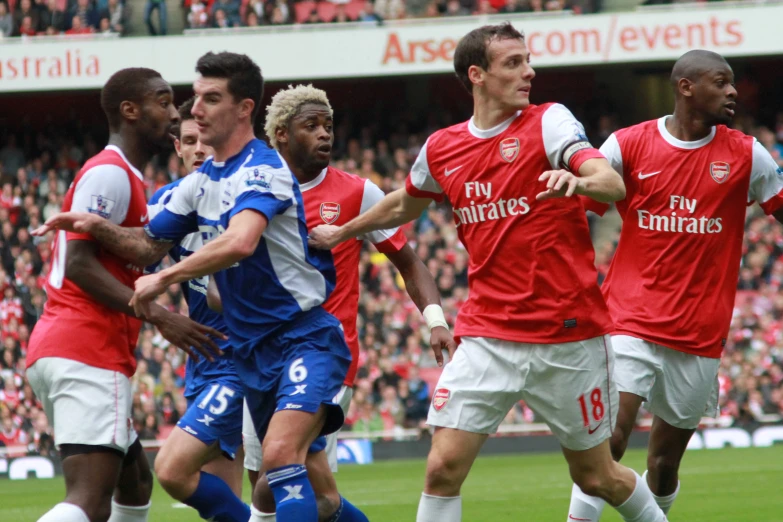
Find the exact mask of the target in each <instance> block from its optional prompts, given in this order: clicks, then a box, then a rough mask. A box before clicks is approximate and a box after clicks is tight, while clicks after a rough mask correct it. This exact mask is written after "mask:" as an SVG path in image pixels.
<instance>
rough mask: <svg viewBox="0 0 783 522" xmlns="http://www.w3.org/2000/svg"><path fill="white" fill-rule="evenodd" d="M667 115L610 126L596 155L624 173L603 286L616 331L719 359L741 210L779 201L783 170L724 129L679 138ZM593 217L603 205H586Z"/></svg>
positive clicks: (752, 143)
mask: <svg viewBox="0 0 783 522" xmlns="http://www.w3.org/2000/svg"><path fill="white" fill-rule="evenodd" d="M665 121H666V118H660V119H658V120H653V121H648V122H645V123H641V124H639V125H635V126H633V127H629V128H627V129H622V130H620V131H617V132H616V133H614V134H613V135H612V136H610V137H609V139H607V141H606V143H604V145H603V146H602V147H601V152H603V153H604V155H605V156H606V157H607V158H608V159H609V162H610V163H611V164H612V166H613V167H614V168H615V169H616V170H617V171H618V172H620V173H622V174H623V178H624V179H625V187H626V197H625V199H624V200H623V201H618V202H617V203H616V205H617V210H618V211H619V213H620V215H621V216H622V218H623V228H622V232H621V233H620V242H619V244H618V247H617V251H616V252H615V254H614V257H613V259H612V262H611V264H610V266H609V272H608V274H607V277H606V280H605V281H604V284H603V292H604V296H605V297H606V301H607V304H608V305H609V311H610V312H611V314H612V319H613V320H614V323H615V333H616V334H626V335H632V336H634V337H639V338H641V339H646V340H648V341H651V342H654V343H657V344H661V345H663V346H668V347H669V348H673V349H675V350H679V351H682V352H686V353H690V354H694V355H701V356H704V357H712V358H719V357H720V356H721V353H722V351H723V346H724V345H725V344H726V336H727V335H728V332H729V325H730V322H731V315H732V310H733V307H734V296H735V294H736V290H737V278H738V276H739V266H740V258H741V256H742V235H743V234H744V229H745V212H746V206H747V205H748V204H750V203H752V202H754V201H757V202H759V204H760V205H761V208H762V209H764V212H766V213H767V214H771V213H772V212H775V211H776V210H777V209H779V208H781V206H783V195H781V193H780V192H781V190H783V170H781V169H779V168H778V165H777V164H776V163H775V160H773V159H772V157H771V156H770V155H769V153H768V152H767V151H766V149H764V147H763V146H762V145H761V144H759V143H758V142H757V141H756V140H755V139H753V138H752V137H750V136H746V135H745V134H743V133H741V132H738V131H735V130H731V129H729V128H727V127H725V126H723V125H720V126H718V127H714V128H713V129H712V133H711V134H710V135H709V136H707V137H706V138H704V139H702V140H699V141H695V142H684V141H680V140H678V139H677V138H675V137H674V136H672V135H671V134H670V133H669V131H668V130H666V125H665ZM585 206H586V207H587V208H588V209H590V210H595V211H597V212H598V213H603V211H605V210H606V208H608V206H606V205H601V204H596V203H595V202H592V201H590V202H587V203H586V204H585Z"/></svg>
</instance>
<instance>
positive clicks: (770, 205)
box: [759, 192, 783, 215]
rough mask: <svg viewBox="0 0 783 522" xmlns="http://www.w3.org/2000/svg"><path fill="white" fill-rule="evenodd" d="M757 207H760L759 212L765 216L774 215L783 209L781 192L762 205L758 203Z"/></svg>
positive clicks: (782, 193)
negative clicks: (762, 212)
mask: <svg viewBox="0 0 783 522" xmlns="http://www.w3.org/2000/svg"><path fill="white" fill-rule="evenodd" d="M759 206H760V207H761V210H763V211H764V213H765V214H767V215H770V214H774V213H775V212H777V211H778V210H780V209H781V208H783V192H780V193H778V194H775V195H774V196H772V197H771V198H769V199H768V200H767V201H765V202H764V203H759Z"/></svg>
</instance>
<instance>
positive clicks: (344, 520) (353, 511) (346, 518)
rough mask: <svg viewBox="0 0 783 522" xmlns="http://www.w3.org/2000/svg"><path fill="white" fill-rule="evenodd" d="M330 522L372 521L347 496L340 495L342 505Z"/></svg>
mask: <svg viewBox="0 0 783 522" xmlns="http://www.w3.org/2000/svg"><path fill="white" fill-rule="evenodd" d="M329 522H370V519H368V518H367V515H365V514H364V513H362V512H361V511H359V509H358V508H357V507H356V506H354V505H353V504H351V503H350V502H348V500H347V499H346V498H345V497H340V507H339V509H337V512H336V513H335V514H334V515H332V518H330V519H329Z"/></svg>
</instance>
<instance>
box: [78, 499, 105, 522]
mask: <svg viewBox="0 0 783 522" xmlns="http://www.w3.org/2000/svg"><path fill="white" fill-rule="evenodd" d="M86 504H87V505H83V506H81V508H82V510H84V512H85V514H86V515H87V517H88V518H89V519H90V522H107V521H108V520H109V517H111V496H109V497H108V498H101V499H94V500H92V501H89V502H87V503H86Z"/></svg>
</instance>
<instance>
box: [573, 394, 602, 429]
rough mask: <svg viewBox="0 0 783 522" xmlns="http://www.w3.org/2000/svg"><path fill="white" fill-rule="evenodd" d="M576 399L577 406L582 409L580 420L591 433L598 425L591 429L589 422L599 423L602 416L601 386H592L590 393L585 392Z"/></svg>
mask: <svg viewBox="0 0 783 522" xmlns="http://www.w3.org/2000/svg"><path fill="white" fill-rule="evenodd" d="M577 401H578V402H579V407H580V408H581V410H582V422H583V423H584V425H585V427H586V428H587V429H588V431H589V432H590V434H592V433H593V432H594V431H595V430H597V429H598V426H596V427H595V428H594V429H592V430H591V429H590V424H591V422H592V421H595V422H597V423H599V425H600V423H601V421H602V420H603V418H604V412H605V408H604V399H603V392H602V391H601V388H594V389H593V391H591V392H590V393H585V394H584V395H581V396H579V399H577Z"/></svg>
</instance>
